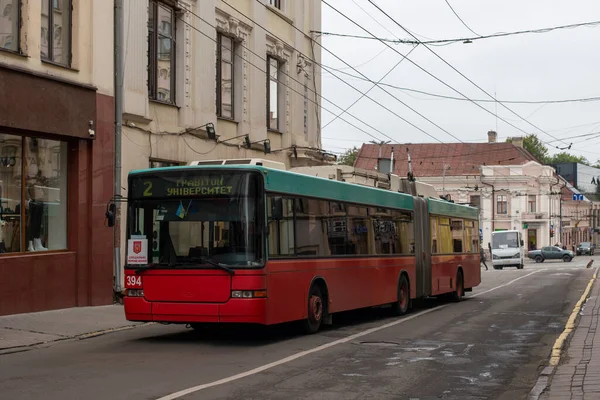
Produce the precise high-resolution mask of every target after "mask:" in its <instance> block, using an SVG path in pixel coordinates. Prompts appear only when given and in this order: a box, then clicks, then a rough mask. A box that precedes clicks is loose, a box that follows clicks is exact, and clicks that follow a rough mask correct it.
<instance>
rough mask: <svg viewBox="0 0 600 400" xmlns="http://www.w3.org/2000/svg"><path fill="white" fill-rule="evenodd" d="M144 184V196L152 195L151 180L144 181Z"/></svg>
mask: <svg viewBox="0 0 600 400" xmlns="http://www.w3.org/2000/svg"><path fill="white" fill-rule="evenodd" d="M144 185H146V189H145V190H144V197H149V196H152V182H148V181H146V182H144Z"/></svg>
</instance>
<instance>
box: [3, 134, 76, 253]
mask: <svg viewBox="0 0 600 400" xmlns="http://www.w3.org/2000/svg"><path fill="white" fill-rule="evenodd" d="M0 197H1V207H0V220H1V226H2V229H1V234H0V252H5V253H16V252H22V251H28V252H33V251H46V250H63V249H66V248H67V143H66V142H60V141H56V140H47V139H38V138H30V137H25V138H23V137H20V136H13V135H5V134H0Z"/></svg>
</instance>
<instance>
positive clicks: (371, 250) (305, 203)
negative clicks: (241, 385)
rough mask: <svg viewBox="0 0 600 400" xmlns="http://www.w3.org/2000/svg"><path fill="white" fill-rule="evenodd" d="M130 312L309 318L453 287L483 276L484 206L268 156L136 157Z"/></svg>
mask: <svg viewBox="0 0 600 400" xmlns="http://www.w3.org/2000/svg"><path fill="white" fill-rule="evenodd" d="M128 188H129V190H128V200H127V203H128V210H127V244H128V246H127V247H128V248H127V256H126V258H127V261H126V265H125V287H126V296H125V298H124V304H125V314H126V318H127V319H128V320H130V321H145V322H149V321H156V322H162V323H180V324H190V325H191V326H192V327H193V328H200V327H202V326H205V325H206V324H207V323H254V324H262V325H271V324H279V323H284V322H291V321H300V323H301V324H302V325H303V327H304V328H305V330H306V331H307V332H309V333H313V332H316V331H318V330H319V328H320V327H321V326H322V324H331V323H332V315H333V314H335V313H338V312H341V311H347V310H353V309H359V308H367V307H376V306H390V305H391V306H392V309H393V310H394V312H395V313H396V314H398V315H402V314H405V313H406V312H407V311H408V310H409V307H410V305H411V300H412V299H418V298H424V297H428V296H440V295H447V296H448V297H450V298H453V299H454V300H456V301H458V300H460V299H461V298H462V296H464V292H465V291H470V290H472V288H473V287H475V286H477V285H479V284H480V282H481V270H480V264H479V227H478V213H477V209H475V208H471V207H468V206H463V205H457V204H453V203H451V202H448V201H445V200H441V199H434V198H427V199H426V198H423V197H413V196H412V195H409V194H404V193H398V192H393V191H390V190H384V189H378V188H372V187H367V186H362V185H357V184H352V183H346V182H340V181H337V180H330V179H326V178H321V177H315V176H310V175H305V174H299V173H294V172H291V171H286V170H281V169H277V168H267V167H265V166H261V165H241V164H240V165H231V164H230V165H198V166H184V167H167V168H157V169H149V170H141V171H133V172H131V173H130V174H129V180H128Z"/></svg>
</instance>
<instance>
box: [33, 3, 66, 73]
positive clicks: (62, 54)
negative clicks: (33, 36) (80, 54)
mask: <svg viewBox="0 0 600 400" xmlns="http://www.w3.org/2000/svg"><path fill="white" fill-rule="evenodd" d="M71 14H72V4H71V0H42V15H41V16H42V27H41V29H42V32H41V33H42V40H41V45H40V52H41V57H42V60H46V61H51V62H55V63H57V64H61V65H66V66H70V65H71Z"/></svg>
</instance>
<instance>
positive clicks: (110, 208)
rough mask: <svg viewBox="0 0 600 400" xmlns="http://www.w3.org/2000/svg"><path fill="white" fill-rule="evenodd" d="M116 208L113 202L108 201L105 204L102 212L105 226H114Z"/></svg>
mask: <svg viewBox="0 0 600 400" xmlns="http://www.w3.org/2000/svg"><path fill="white" fill-rule="evenodd" d="M116 209H117V207H116V206H115V203H109V204H108V205H107V206H106V213H104V216H105V217H106V226H108V227H109V228H112V227H113V226H115V219H116Z"/></svg>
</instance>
